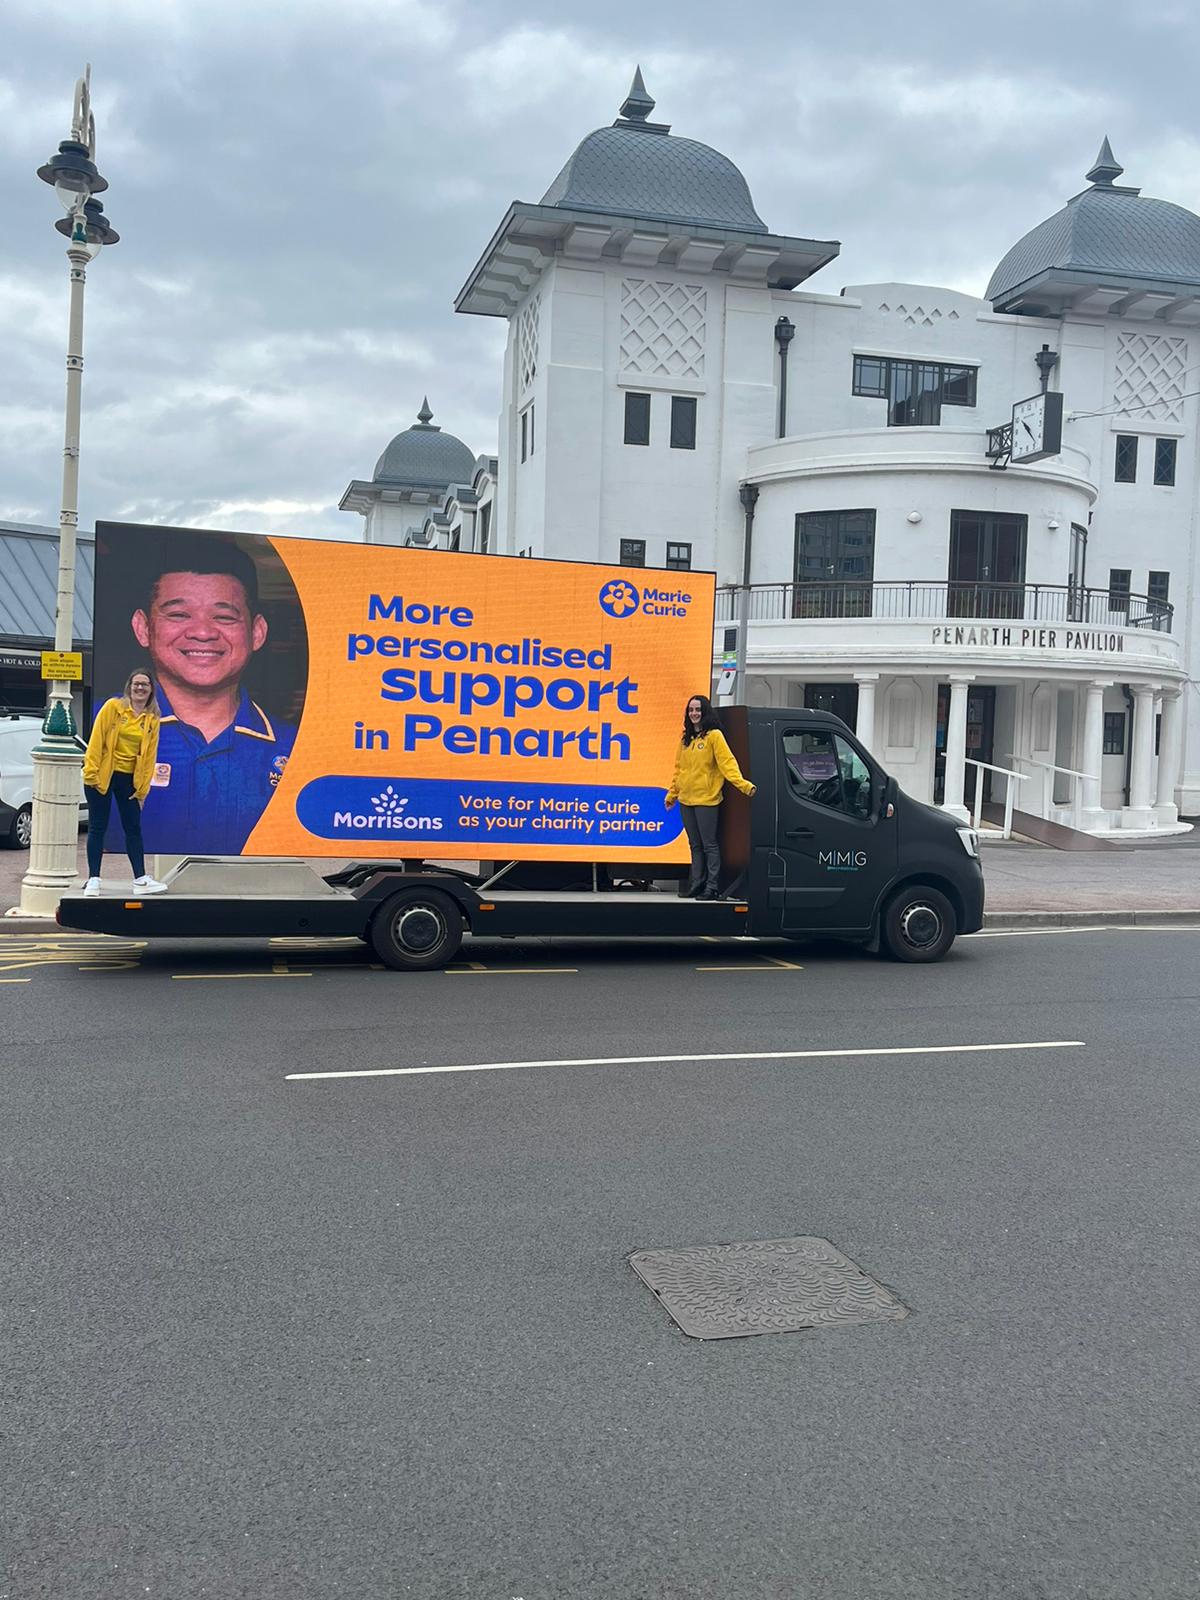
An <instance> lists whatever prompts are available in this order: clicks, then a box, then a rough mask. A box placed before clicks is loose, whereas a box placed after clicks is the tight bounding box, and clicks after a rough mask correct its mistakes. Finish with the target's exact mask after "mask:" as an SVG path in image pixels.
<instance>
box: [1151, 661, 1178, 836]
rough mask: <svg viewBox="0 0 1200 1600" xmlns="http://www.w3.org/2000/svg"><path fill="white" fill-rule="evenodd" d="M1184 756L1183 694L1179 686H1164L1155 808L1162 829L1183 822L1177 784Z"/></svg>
mask: <svg viewBox="0 0 1200 1600" xmlns="http://www.w3.org/2000/svg"><path fill="white" fill-rule="evenodd" d="M1182 755H1183V694H1182V692H1181V691H1180V690H1179V689H1164V691H1163V698H1162V737H1161V738H1160V740H1159V742H1158V792H1157V794H1156V795H1155V797H1154V809H1155V811H1156V812H1157V813H1158V825H1159V827H1160V828H1172V827H1174V826H1175V824H1176V823H1177V822H1178V821H1179V808H1178V806H1177V805H1176V804H1175V786H1176V784H1177V783H1178V782H1179V767H1180V763H1181V758H1182Z"/></svg>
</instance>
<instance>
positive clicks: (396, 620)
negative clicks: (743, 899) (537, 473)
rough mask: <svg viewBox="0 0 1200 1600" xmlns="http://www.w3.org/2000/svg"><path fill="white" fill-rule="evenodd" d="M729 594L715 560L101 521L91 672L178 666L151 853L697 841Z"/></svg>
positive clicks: (448, 850) (551, 854)
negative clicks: (440, 547) (698, 699)
mask: <svg viewBox="0 0 1200 1600" xmlns="http://www.w3.org/2000/svg"><path fill="white" fill-rule="evenodd" d="M714 593H715V578H714V576H713V574H712V573H705V572H678V571H666V570H659V569H656V568H650V567H639V568H621V567H611V566H600V565H596V564H592V563H587V562H573V561H535V560H525V559H521V558H518V557H508V556H476V555H463V554H459V553H457V552H450V551H428V550H415V549H400V548H392V547H388V546H378V545H358V544H343V543H335V542H330V541H325V540H316V539H299V538H275V537H267V536H262V535H256V534H244V533H218V532H208V531H202V530H196V529H190V528H166V527H144V526H138V525H135V524H130V523H115V522H101V523H98V524H97V526H96V596H95V683H96V690H97V694H98V696H100V697H104V696H107V695H111V694H119V693H120V690H121V686H122V685H123V684H124V682H125V680H126V679H127V678H128V676H129V674H130V673H131V672H132V671H133V670H134V669H135V668H144V669H147V670H149V671H150V672H151V674H152V675H153V677H154V679H155V682H156V684H157V687H158V695H159V701H160V707H161V711H162V724H161V729H160V734H159V748H158V763H157V768H156V771H155V775H154V780H153V783H152V785H151V789H150V793H149V795H148V796H147V799H146V803H145V806H144V808H143V812H142V830H143V835H144V838H145V843H146V848H147V850H148V851H151V852H153V853H157V854H163V855H183V854H201V855H251V856H264V855H282V856H336V857H340V858H346V857H357V858H361V857H379V858H387V857H418V856H420V857H426V858H431V859H441V860H455V859H469V860H479V859H485V860H492V859H503V860H552V859H557V860H601V861H602V860H605V859H609V860H620V861H629V862H634V861H637V862H652V861H656V860H657V861H664V862H682V861H686V860H687V859H688V848H687V842H686V839H685V837H684V834H683V831H682V825H681V823H680V820H679V812H678V809H672V810H667V809H666V808H665V806H664V804H663V799H664V794H665V790H666V786H667V784H668V783H669V781H670V778H671V773H672V769H673V765H674V759H675V749H676V746H677V744H678V741H679V735H680V731H681V728H682V722H683V707H684V705H685V703H686V701H687V699H688V697H689V696H690V695H693V694H697V693H707V691H708V686H709V683H710V681H711V674H712V638H713V632H712V630H713V601H714ZM97 703H99V699H98V701H97ZM118 847H119V841H118Z"/></svg>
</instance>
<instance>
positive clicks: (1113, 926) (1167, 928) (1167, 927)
mask: <svg viewBox="0 0 1200 1600" xmlns="http://www.w3.org/2000/svg"><path fill="white" fill-rule="evenodd" d="M1046 933H1076V934H1078V933H1200V923H1191V922H1185V923H1180V922H1141V923H1137V924H1136V925H1134V926H1122V925H1121V924H1119V923H1101V924H1096V923H1092V924H1091V926H1090V927H1087V928H981V929H980V931H979V932H978V933H964V934H963V938H964V939H1033V938H1036V937H1038V936H1039V935H1041V934H1046Z"/></svg>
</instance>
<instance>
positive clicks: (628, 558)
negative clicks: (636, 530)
mask: <svg viewBox="0 0 1200 1600" xmlns="http://www.w3.org/2000/svg"><path fill="white" fill-rule="evenodd" d="M634 549H636V551H637V553H636V555H634V554H631V553H630V552H631V551H633V550H634ZM620 553H621V565H622V566H623V567H644V566H645V565H646V541H645V539H622V540H621V546H620Z"/></svg>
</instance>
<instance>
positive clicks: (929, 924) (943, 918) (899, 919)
mask: <svg viewBox="0 0 1200 1600" xmlns="http://www.w3.org/2000/svg"><path fill="white" fill-rule="evenodd" d="M957 932H958V919H957V917H956V916H955V915H954V907H953V906H952V905H951V904H950V902H949V900H947V899H946V896H945V895H944V894H943V893H942V892H941V890H940V889H934V888H931V887H930V885H929V884H927V883H909V884H906V885H905V886H904V888H903V889H898V890H897V891H896V893H895V894H894V895H893V896H892V898H891V899H890V900H889V901H888V903H887V905H886V906H885V907H884V912H883V925H882V927H881V929H880V933H881V943H882V944H883V948H884V949H885V950H886V951H887V953H888V955H889V956H891V958H892V960H893V961H940V960H941V959H942V957H943V956H944V955H945V954H946V952H947V950H949V948H950V946H951V945H952V944H953V943H954V936H955V934H956V933H957Z"/></svg>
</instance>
